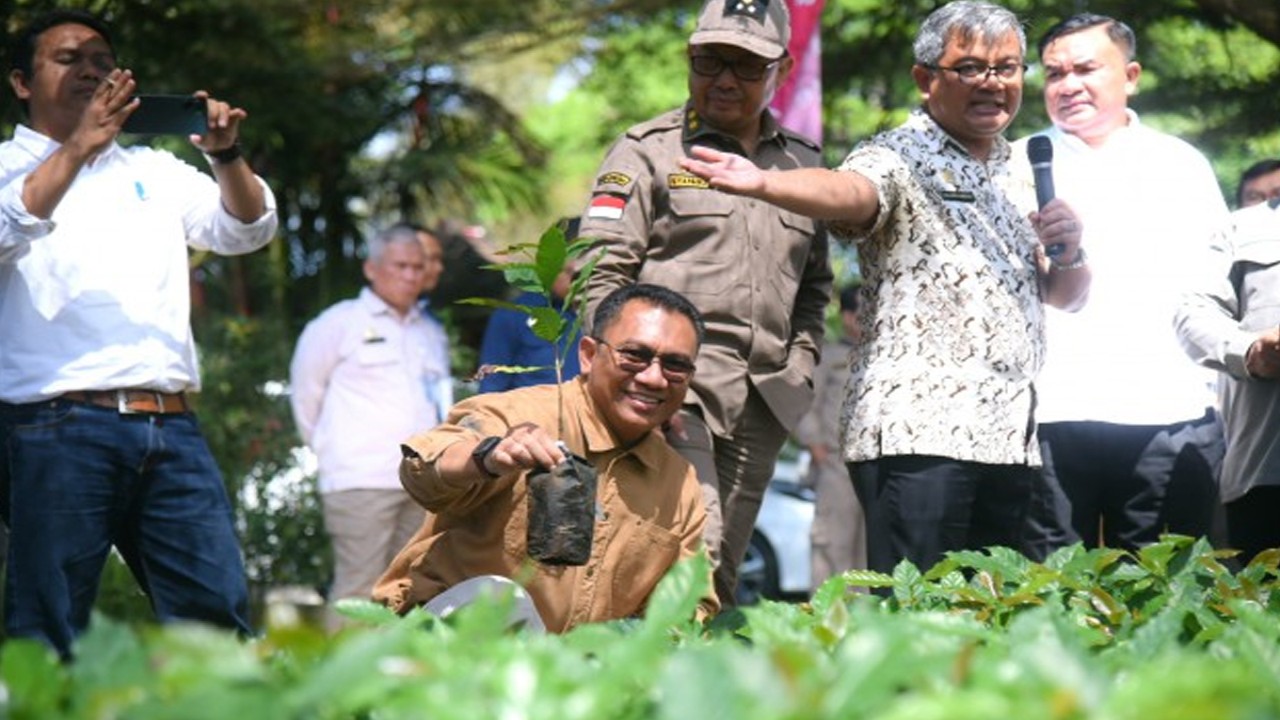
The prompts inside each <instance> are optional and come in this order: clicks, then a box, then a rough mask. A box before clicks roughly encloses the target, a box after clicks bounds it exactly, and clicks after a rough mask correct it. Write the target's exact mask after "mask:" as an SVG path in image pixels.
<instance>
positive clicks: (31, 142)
mask: <svg viewBox="0 0 1280 720" xmlns="http://www.w3.org/2000/svg"><path fill="white" fill-rule="evenodd" d="M13 142H14V144H16V145H17V146H18V147H20V148H22V149H23V150H25V151H26V152H28V153H30V154H31V157H33V158H35V159H36V161H37V163H42V162H44V161H45V160H46V159H48V157H49V156H50V155H52V154H53V153H54V151H56V150H57V149H58V148H60V147H62V143H60V142H58V141H57V140H54V139H53V138H51V137H49V136H47V135H44V134H42V133H40V132H38V131H36V130H33V129H31V128H30V127H28V126H26V125H18V126H17V127H16V128H14V131H13ZM119 148H120V146H119V145H118V144H117V143H115V142H112V143H111V144H110V145H109V146H107V149H106V150H103V151H102V152H101V153H99V154H98V156H97V157H95V158H94V159H93V160H91V161H90V163H91V164H92V163H96V162H98V160H99V159H102V158H109V157H111V156H112V155H114V154H115V153H116V151H117V150H118V149H119Z"/></svg>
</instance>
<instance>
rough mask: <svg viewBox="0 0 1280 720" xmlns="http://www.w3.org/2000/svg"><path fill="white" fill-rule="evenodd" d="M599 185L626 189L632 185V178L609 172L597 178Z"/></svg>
mask: <svg viewBox="0 0 1280 720" xmlns="http://www.w3.org/2000/svg"><path fill="white" fill-rule="evenodd" d="M596 184H597V185H617V186H619V187H626V186H628V185H630V184H631V177H630V176H629V175H626V174H624V173H620V172H607V173H605V174H603V175H601V176H600V177H598V178H596Z"/></svg>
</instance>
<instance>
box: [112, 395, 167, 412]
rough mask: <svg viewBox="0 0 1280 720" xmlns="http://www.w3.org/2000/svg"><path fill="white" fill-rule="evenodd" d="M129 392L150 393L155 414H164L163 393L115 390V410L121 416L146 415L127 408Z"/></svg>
mask: <svg viewBox="0 0 1280 720" xmlns="http://www.w3.org/2000/svg"><path fill="white" fill-rule="evenodd" d="M130 392H146V393H150V394H151V395H153V396H154V397H155V403H156V412H157V413H159V414H161V415H163V414H164V393H161V392H158V391H155V390H142V391H137V390H116V410H118V411H119V412H120V414H121V415H146V414H147V411H146V410H134V409H133V408H131V407H129V393H130Z"/></svg>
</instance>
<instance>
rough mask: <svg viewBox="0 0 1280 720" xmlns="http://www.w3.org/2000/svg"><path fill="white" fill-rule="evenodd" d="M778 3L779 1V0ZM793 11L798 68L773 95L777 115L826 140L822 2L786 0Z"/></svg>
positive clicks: (793, 50) (793, 42)
mask: <svg viewBox="0 0 1280 720" xmlns="http://www.w3.org/2000/svg"><path fill="white" fill-rule="evenodd" d="M775 2H776V0H775ZM786 3H787V9H788V10H790V11H791V43H790V45H789V47H788V48H787V50H788V52H790V53H791V57H792V58H794V59H795V67H794V68H793V69H792V71H791V77H790V78H788V79H787V82H786V84H784V85H783V86H782V87H780V88H778V91H777V92H776V93H775V94H774V96H773V103H772V104H771V106H770V107H772V108H773V112H774V114H775V115H776V116H777V117H778V121H779V122H781V123H782V125H783V126H784V127H786V128H788V129H790V130H793V131H795V132H798V133H800V134H801V135H805V136H807V137H809V138H811V139H813V140H815V141H817V142H822V42H821V35H822V22H821V19H822V3H823V0H786Z"/></svg>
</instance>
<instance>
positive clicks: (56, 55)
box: [0, 10, 277, 658]
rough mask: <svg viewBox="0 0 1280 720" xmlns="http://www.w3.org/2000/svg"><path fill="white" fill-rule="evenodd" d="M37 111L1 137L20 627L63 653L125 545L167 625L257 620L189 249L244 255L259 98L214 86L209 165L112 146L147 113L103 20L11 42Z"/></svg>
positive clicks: (6, 440) (2, 322) (24, 33)
mask: <svg viewBox="0 0 1280 720" xmlns="http://www.w3.org/2000/svg"><path fill="white" fill-rule="evenodd" d="M14 38H15V39H14V46H13V52H12V54H11V57H12V58H13V61H14V62H13V67H12V68H11V70H10V73H9V84H10V86H11V88H12V90H13V92H14V94H15V95H16V96H17V98H18V99H19V101H20V102H22V103H23V105H24V108H25V110H26V113H27V120H28V123H27V124H26V125H20V126H19V127H18V128H17V130H16V131H15V133H14V137H13V139H12V140H10V141H8V142H5V143H4V144H2V145H0V337H3V338H4V339H3V342H0V488H2V489H3V492H0V506H2V507H0V509H2V510H3V514H4V518H5V521H6V523H7V524H8V525H9V529H10V533H11V535H10V543H9V549H8V571H7V584H6V588H5V629H6V632H7V633H8V635H9V636H10V637H30V638H37V639H40V640H43V641H45V642H47V643H49V644H50V645H52V646H53V647H54V648H56V649H57V650H58V652H59V653H60V654H61V655H62V656H63V657H64V658H68V657H70V656H71V654H72V650H73V648H72V645H73V642H74V640H75V637H76V636H77V635H79V634H80V633H81V632H82V631H83V630H84V629H85V627H86V626H87V625H88V622H89V615H90V611H91V609H92V607H93V602H94V599H95V595H96V594H97V588H98V582H99V576H100V575H101V573H102V568H103V564H104V563H105V561H106V558H107V554H108V552H109V550H110V549H111V547H112V546H113V545H114V546H115V547H116V548H118V549H119V551H120V553H121V554H122V556H123V557H124V558H125V560H126V561H127V562H128V564H129V567H130V569H131V570H132V571H133V573H134V576H135V577H136V578H137V580H138V584H139V586H140V587H141V588H142V590H143V591H144V592H145V593H146V594H147V595H148V599H149V600H150V603H151V606H152V609H153V610H154V611H155V614H156V616H157V618H158V619H160V620H161V621H166V620H175V619H183V620H199V621H206V622H211V623H215V624H217V625H221V626H224V627H228V628H234V629H236V630H239V631H240V632H242V633H246V634H247V633H249V632H251V629H250V626H249V621H248V591H247V588H246V583H245V574H244V565H243V562H242V560H241V556H240V548H239V543H238V542H237V539H236V535H235V528H234V526H233V524H232V513H231V505H230V502H229V501H228V498H227V493H226V489H225V487H224V485H223V481H222V475H221V473H220V472H219V470H218V467H217V465H216V464H215V462H214V460H213V457H212V455H211V454H210V452H209V448H208V446H207V445H206V443H205V440H204V437H203V435H202V434H201V431H200V428H199V425H198V424H197V422H196V419H195V416H194V415H193V414H192V412H191V405H190V398H189V397H188V396H187V392H188V391H194V390H198V389H199V384H200V380H199V369H198V366H197V362H196V349H195V343H194V341H193V339H192V333H191V324H190V288H189V281H188V267H187V248H188V246H190V247H193V248H196V249H200V250H212V251H214V252H218V253H221V254H228V255H231V254H240V253H248V252H251V251H253V250H256V249H258V248H260V247H262V246H263V245H265V244H267V243H268V242H269V241H270V240H271V238H272V237H273V236H274V235H275V231H276V227H277V219H276V213H275V199H274V197H273V196H272V194H271V191H270V190H269V189H268V188H267V186H266V184H265V183H263V182H262V180H261V179H260V178H258V177H257V176H255V175H254V174H253V171H252V169H251V168H250V167H249V165H248V163H247V162H246V161H245V159H244V158H243V157H241V156H240V152H239V147H238V145H237V139H238V137H239V128H240V124H241V122H242V121H243V120H244V119H245V117H246V113H245V111H244V110H242V109H240V108H236V107H232V106H230V105H228V104H227V103H225V102H222V101H219V100H215V99H214V98H211V97H208V96H207V94H205V93H202V92H201V93H196V95H197V96H199V97H203V98H205V100H206V103H207V109H208V130H207V131H206V132H205V134H203V135H192V136H190V140H191V142H192V143H193V144H194V145H195V146H196V147H198V148H199V149H200V150H201V151H203V152H204V153H205V154H206V156H208V160H209V167H210V170H211V171H212V174H213V177H212V178H210V177H209V175H208V174H206V173H203V172H200V171H199V170H197V169H196V168H193V167H191V166H190V165H187V164H186V163H184V162H182V161H180V160H179V159H177V158H176V157H174V156H173V155H171V154H169V153H167V152H162V151H156V150H152V149H150V148H147V147H141V146H138V147H128V148H126V147H122V146H120V145H118V144H117V143H116V139H117V137H118V135H119V134H120V132H121V128H122V127H123V125H124V122H125V120H126V119H127V118H128V117H129V116H130V115H131V114H132V113H133V112H135V111H136V110H137V108H138V107H139V101H138V100H137V99H136V98H135V97H134V96H135V94H136V93H137V91H138V89H139V83H138V82H137V81H136V80H135V78H134V76H133V73H132V72H131V71H130V70H126V69H121V68H119V67H117V66H116V60H115V50H114V48H113V46H112V44H111V38H110V31H109V29H108V28H107V27H106V25H105V24H104V23H103V22H102V21H101V19H99V18H97V17H96V16H94V15H91V14H88V13H84V12H80V11H67V10H59V11H52V12H50V13H47V14H44V15H41V16H39V17H37V18H36V19H34V20H33V21H32V22H31V23H30V24H29V25H28V26H27V27H26V28H25V29H24V30H21V31H19V32H18V33H16V34H15V35H14Z"/></svg>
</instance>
